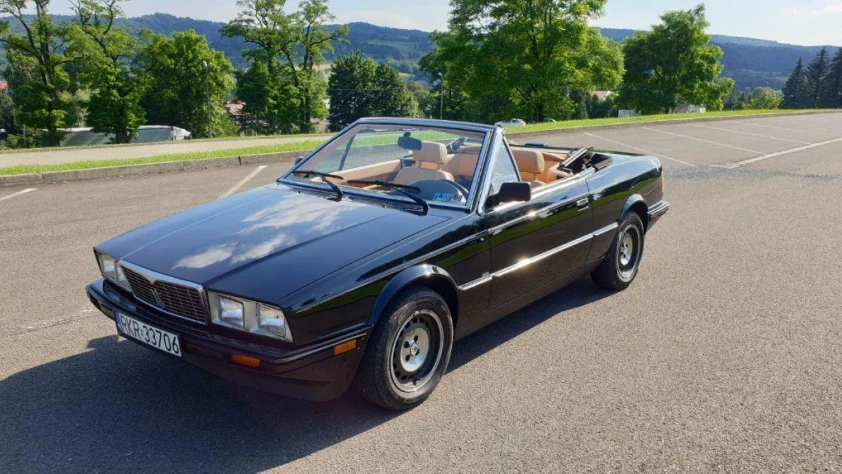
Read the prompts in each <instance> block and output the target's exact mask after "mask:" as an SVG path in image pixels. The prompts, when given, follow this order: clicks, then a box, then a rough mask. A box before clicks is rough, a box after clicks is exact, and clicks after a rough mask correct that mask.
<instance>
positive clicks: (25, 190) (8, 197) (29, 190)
mask: <svg viewBox="0 0 842 474" xmlns="http://www.w3.org/2000/svg"><path fill="white" fill-rule="evenodd" d="M37 190H38V188H29V189H24V190H23V191H18V192H16V193H15V194H10V195H8V196H5V197H1V198H0V201H5V200H6V199H12V198H13V197H18V196H23V195H24V194H27V193H31V192H32V191H37Z"/></svg>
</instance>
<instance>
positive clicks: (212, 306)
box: [87, 119, 669, 409]
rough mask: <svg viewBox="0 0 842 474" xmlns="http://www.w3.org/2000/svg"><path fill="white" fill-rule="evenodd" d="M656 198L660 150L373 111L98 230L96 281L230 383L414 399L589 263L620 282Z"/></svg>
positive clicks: (146, 327) (625, 279) (162, 338)
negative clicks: (208, 192) (278, 169)
mask: <svg viewBox="0 0 842 474" xmlns="http://www.w3.org/2000/svg"><path fill="white" fill-rule="evenodd" d="M663 195H664V177H663V168H662V166H661V163H660V162H659V161H658V159H656V158H653V157H648V156H633V155H628V154H619V153H607V152H594V151H593V150H592V149H587V148H579V149H574V150H568V149H557V148H551V147H548V146H546V145H543V144H525V145H515V144H514V143H510V142H507V140H506V138H505V132H504V131H503V129H502V128H499V127H491V126H486V125H476V124H468V123H455V122H446V121H430V120H412V119H364V120H360V121H358V122H356V123H354V124H353V125H351V126H349V127H348V128H346V129H345V130H344V131H342V132H341V133H339V134H338V135H337V136H336V137H334V138H333V139H331V140H330V141H328V142H327V143H325V144H324V145H323V146H322V147H321V148H319V149H318V150H317V151H315V152H314V153H313V154H311V155H310V156H309V157H307V158H303V159H300V160H298V162H297V163H296V164H295V166H294V167H293V168H292V169H291V170H290V171H289V172H288V173H287V174H286V175H285V176H283V177H282V178H280V179H279V180H278V181H277V183H276V184H273V185H271V186H265V187H261V188H258V189H255V190H252V191H249V192H245V193H243V194H240V195H237V196H234V197H231V198H228V199H225V200H222V201H217V202H213V203H210V204H206V205H204V206H201V207H198V208H195V209H192V210H189V211H187V212H184V213H182V214H178V215H176V216H173V217H169V218H167V219H164V220H161V221H159V222H156V223H153V224H150V225H147V226H145V227H142V228H140V229H137V230H134V231H131V232H129V233H127V234H125V235H122V236H120V237H117V238H115V239H113V240H110V241H108V242H105V243H103V244H101V245H99V246H97V247H96V248H95V255H96V258H97V261H98V263H99V266H100V269H101V271H102V275H103V277H104V279H103V280H100V281H96V282H94V283H92V284H91V285H90V286H88V288H87V292H88V295H89V296H90V300H91V302H92V303H93V304H94V305H95V306H96V307H97V308H99V309H100V310H101V311H102V312H103V313H105V315H106V316H108V317H109V318H111V319H113V320H114V321H115V322H116V326H117V331H118V332H119V333H120V334H121V335H123V336H124V337H126V338H127V339H129V340H132V341H134V342H137V343H139V344H142V345H145V346H147V347H152V348H154V349H155V350H157V351H160V352H163V353H166V354H169V355H171V356H172V357H176V358H180V359H183V360H185V361H187V362H189V363H191V364H195V365H197V366H199V367H201V368H204V369H206V370H208V371H210V372H212V373H215V374H218V375H220V376H222V377H224V378H226V379H229V380H232V381H235V382H238V383H242V384H246V385H249V386H252V387H255V388H259V389H263V390H268V391H272V392H275V393H279V394H283V395H287V396H291V397H296V398H304V399H310V400H328V399H332V398H335V397H338V396H339V395H341V394H342V393H343V392H345V391H346V390H347V389H348V387H349V386H350V385H351V384H354V385H355V387H356V388H357V390H358V391H359V392H360V393H361V394H362V395H363V396H364V397H365V398H367V399H368V400H370V401H372V402H374V403H377V404H379V405H382V406H384V407H387V408H391V409H406V408H411V407H413V406H416V405H417V404H419V403H421V402H423V401H424V400H425V399H426V398H427V397H428V396H429V395H430V394H431V393H432V391H433V390H434V389H435V388H436V386H437V385H438V383H439V381H440V380H441V378H442V375H443V374H444V373H445V371H446V370H447V365H448V361H449V359H450V355H451V350H452V348H453V342H454V341H455V340H457V339H459V338H461V337H463V336H465V335H467V334H470V333H472V332H474V331H476V330H478V329H480V328H482V327H484V326H486V325H488V324H490V323H492V322H494V321H495V320H497V319H500V318H502V317H503V316H506V315H507V314H509V313H512V312H513V311H516V310H518V309H520V308H522V307H524V306H526V305H528V304H530V303H532V302H534V301H536V300H538V299H540V298H542V297H544V296H546V295H548V294H550V293H552V292H554V291H556V290H558V289H560V288H562V287H564V286H565V285H567V284H569V283H571V282H573V281H574V280H576V279H578V278H580V277H582V276H584V275H587V274H591V275H592V278H593V280H594V282H596V283H597V284H598V285H601V286H604V287H608V288H611V289H615V290H622V289H624V288H626V287H627V286H629V284H631V282H632V281H633V280H634V278H635V276H636V275H637V273H638V269H639V266H640V263H641V260H642V257H643V251H644V240H645V237H646V233H647V232H648V231H649V230H650V229H651V228H652V226H653V225H654V224H655V222H656V221H657V220H658V219H659V218H660V217H661V216H663V215H664V214H665V213H666V212H667V210H668V209H669V204H668V203H667V202H666V201H664V199H663V197H664V196H663Z"/></svg>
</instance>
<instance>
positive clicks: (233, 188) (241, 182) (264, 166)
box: [219, 165, 267, 199]
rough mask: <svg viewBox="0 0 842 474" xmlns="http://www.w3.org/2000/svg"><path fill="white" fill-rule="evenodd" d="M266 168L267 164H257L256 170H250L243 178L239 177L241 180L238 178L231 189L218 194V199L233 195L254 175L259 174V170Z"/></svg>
mask: <svg viewBox="0 0 842 474" xmlns="http://www.w3.org/2000/svg"><path fill="white" fill-rule="evenodd" d="M266 168H267V166H266V165H262V166H258V167H257V169H256V170H254V171H252V172H251V173H249V175H248V176H246V177H245V178H243V179H241V180H240V181H239V182H238V183H237V184H235V185H234V186H233V187H232V188H231V189H229V190H228V191H226V192H225V194H223V195H222V196H219V199H225V198H227V197H229V196H231V195H233V194H234V193H236V192H237V191H239V190H240V188H242V187H243V186H245V185H246V183H248V182H249V181H251V180H252V179H254V177H255V176H257V175H259V174H260V172H261V171H263V170H265V169H266Z"/></svg>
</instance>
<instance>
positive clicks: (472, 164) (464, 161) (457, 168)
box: [445, 153, 479, 180]
mask: <svg viewBox="0 0 842 474" xmlns="http://www.w3.org/2000/svg"><path fill="white" fill-rule="evenodd" d="M478 162H479V155H476V154H469V153H457V154H455V155H453V158H451V159H450V163H448V164H447V166H446V167H445V171H447V172H449V173H451V174H452V175H453V176H455V177H456V178H457V179H463V180H473V179H474V172H475V171H476V169H477V163H478Z"/></svg>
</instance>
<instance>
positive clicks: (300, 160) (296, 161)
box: [295, 156, 304, 166]
mask: <svg viewBox="0 0 842 474" xmlns="http://www.w3.org/2000/svg"><path fill="white" fill-rule="evenodd" d="M302 161H304V157H303V156H299V157H298V158H296V159H295V166H298V165H300V164H301V162H302Z"/></svg>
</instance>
